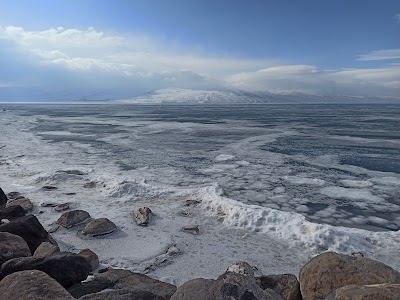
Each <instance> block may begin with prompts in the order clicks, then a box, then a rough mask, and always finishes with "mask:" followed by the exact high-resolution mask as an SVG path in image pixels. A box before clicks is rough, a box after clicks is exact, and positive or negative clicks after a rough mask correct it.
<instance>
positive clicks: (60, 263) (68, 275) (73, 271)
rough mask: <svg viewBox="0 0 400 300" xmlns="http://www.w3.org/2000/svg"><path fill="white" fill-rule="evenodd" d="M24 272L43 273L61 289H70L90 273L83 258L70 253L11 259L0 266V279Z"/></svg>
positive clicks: (88, 266) (87, 264)
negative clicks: (58, 284)
mask: <svg viewBox="0 0 400 300" xmlns="http://www.w3.org/2000/svg"><path fill="white" fill-rule="evenodd" d="M25 270H40V271H43V272H45V273H46V274H47V275H49V276H50V277H52V278H54V279H55V280H57V282H58V283H60V284H61V285H62V286H63V287H70V286H72V285H73V284H75V283H80V282H81V281H82V280H85V279H86V278H87V276H88V275H89V273H90V265H89V263H88V262H87V261H86V259H85V258H84V257H82V256H80V255H78V254H75V253H70V252H61V253H54V254H50V255H47V256H41V257H23V258H13V259H11V260H9V261H7V262H6V263H4V264H3V265H2V266H1V268H0V279H2V278H4V277H5V276H7V275H9V274H12V273H14V272H18V271H25Z"/></svg>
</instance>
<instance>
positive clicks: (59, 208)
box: [54, 203, 69, 212]
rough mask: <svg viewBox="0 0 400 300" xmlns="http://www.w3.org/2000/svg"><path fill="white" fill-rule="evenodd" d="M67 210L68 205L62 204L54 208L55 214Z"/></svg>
mask: <svg viewBox="0 0 400 300" xmlns="http://www.w3.org/2000/svg"><path fill="white" fill-rule="evenodd" d="M67 209H69V203H62V204H59V205H57V206H56V207H54V210H55V211H57V212H61V211H64V210H67Z"/></svg>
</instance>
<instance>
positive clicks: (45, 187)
mask: <svg viewBox="0 0 400 300" xmlns="http://www.w3.org/2000/svg"><path fill="white" fill-rule="evenodd" d="M42 189H44V190H46V191H51V190H56V189H58V188H57V187H56V186H52V185H45V186H42Z"/></svg>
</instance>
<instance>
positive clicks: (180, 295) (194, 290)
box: [171, 262, 283, 300]
mask: <svg viewBox="0 0 400 300" xmlns="http://www.w3.org/2000/svg"><path fill="white" fill-rule="evenodd" d="M211 299H227V300H228V299H229V300H282V299H283V298H282V297H281V296H280V295H278V294H277V293H276V292H274V291H273V290H263V289H261V288H260V287H259V286H258V285H257V283H256V279H255V277H254V272H253V270H252V267H251V266H250V265H249V264H247V263H246V262H237V263H235V264H234V265H232V266H231V267H229V269H228V271H227V272H225V273H224V274H223V275H221V276H220V277H218V279H217V280H206V279H195V280H191V281H189V282H187V283H185V284H183V285H182V286H180V287H179V288H178V289H177V291H176V293H175V294H174V295H173V296H172V297H171V300H211Z"/></svg>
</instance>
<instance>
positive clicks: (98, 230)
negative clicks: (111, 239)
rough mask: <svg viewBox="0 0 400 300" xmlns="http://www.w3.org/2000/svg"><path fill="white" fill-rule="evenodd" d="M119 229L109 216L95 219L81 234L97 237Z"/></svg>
mask: <svg viewBox="0 0 400 300" xmlns="http://www.w3.org/2000/svg"><path fill="white" fill-rule="evenodd" d="M115 230H117V226H116V225H115V224H114V223H113V222H112V221H110V220H109V219H107V218H100V219H94V220H92V221H90V222H89V223H87V224H86V226H85V228H83V230H82V232H81V234H82V235H84V236H89V237H95V236H100V235H105V234H109V233H112V232H114V231H115Z"/></svg>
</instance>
